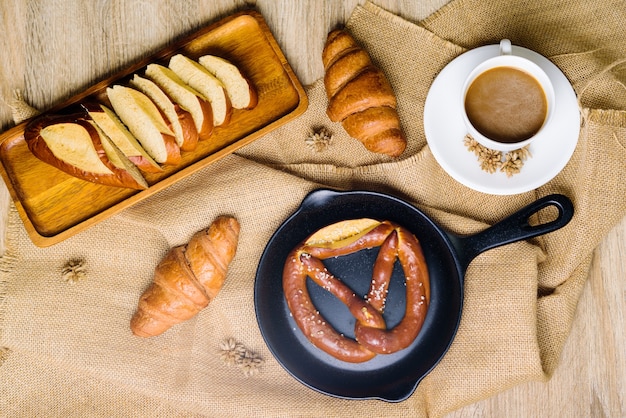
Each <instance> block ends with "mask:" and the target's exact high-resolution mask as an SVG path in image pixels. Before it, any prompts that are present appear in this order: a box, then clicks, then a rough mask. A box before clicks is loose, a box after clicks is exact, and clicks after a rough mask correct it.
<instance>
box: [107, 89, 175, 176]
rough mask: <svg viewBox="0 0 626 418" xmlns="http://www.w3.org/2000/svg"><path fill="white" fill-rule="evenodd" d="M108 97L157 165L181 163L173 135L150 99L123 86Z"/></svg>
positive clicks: (108, 94) (113, 90)
mask: <svg viewBox="0 0 626 418" xmlns="http://www.w3.org/2000/svg"><path fill="white" fill-rule="evenodd" d="M107 96H108V97H109V100H110V101H111V105H112V106H113V110H114V111H115V113H116V114H117V115H118V116H119V118H120V119H121V120H122V122H124V124H125V125H126V126H127V127H128V130H130V132H132V134H133V135H135V137H136V138H137V140H138V141H139V142H140V143H141V145H142V147H143V148H144V149H145V150H146V152H147V153H148V154H150V156H151V157H152V158H154V160H155V161H156V162H158V163H161V164H178V163H180V161H181V155H180V147H179V146H178V144H177V143H176V139H175V138H174V133H173V132H172V131H171V130H170V128H169V127H168V126H167V123H166V122H165V119H164V118H163V115H162V113H161V112H160V111H159V109H158V108H157V106H156V105H155V104H154V103H153V102H152V100H150V99H149V98H148V96H146V95H145V94H143V93H142V92H140V91H139V90H135V89H132V88H130V87H126V86H122V85H114V86H113V87H109V88H107Z"/></svg>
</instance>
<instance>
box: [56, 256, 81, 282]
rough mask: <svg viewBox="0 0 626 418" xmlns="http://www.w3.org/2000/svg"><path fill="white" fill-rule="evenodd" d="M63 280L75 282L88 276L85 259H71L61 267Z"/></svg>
mask: <svg viewBox="0 0 626 418" xmlns="http://www.w3.org/2000/svg"><path fill="white" fill-rule="evenodd" d="M61 276H62V277H63V281H65V282H67V283H70V284H74V283H76V282H79V281H81V280H83V279H85V278H86V277H87V269H86V268H85V260H83V259H72V260H69V261H68V262H67V263H65V265H64V266H63V268H62V269H61Z"/></svg>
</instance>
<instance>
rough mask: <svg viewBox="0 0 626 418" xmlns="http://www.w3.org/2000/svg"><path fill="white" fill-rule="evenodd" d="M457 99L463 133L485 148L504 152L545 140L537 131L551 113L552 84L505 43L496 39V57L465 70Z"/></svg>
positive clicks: (537, 67) (535, 65)
mask: <svg viewBox="0 0 626 418" xmlns="http://www.w3.org/2000/svg"><path fill="white" fill-rule="evenodd" d="M529 76H530V77H529ZM461 100H462V109H463V111H462V114H463V120H464V122H465V125H466V127H467V131H468V133H469V134H470V135H471V136H472V137H473V138H474V139H475V140H476V141H478V142H479V143H480V144H482V145H484V146H485V147H487V148H489V149H493V150H498V151H505V152H508V151H512V150H515V149H518V148H522V147H525V146H527V145H529V144H530V143H531V142H533V141H537V140H548V138H542V137H543V136H544V135H542V133H543V132H544V128H545V126H546V125H547V124H548V123H549V122H550V119H551V118H552V115H553V114H554V102H555V95H554V88H553V86H552V82H551V80H550V78H549V77H548V75H547V74H546V73H545V72H544V71H543V70H542V69H541V67H539V66H538V65H537V64H535V63H534V62H532V61H531V60H529V59H527V58H524V57H522V56H519V55H513V54H512V47H511V41H509V40H508V39H503V40H502V41H500V55H498V56H496V57H493V58H489V59H487V60H486V61H483V62H482V63H480V64H478V65H477V66H476V67H475V68H474V69H473V70H472V71H471V72H470V74H469V76H468V77H467V79H466V80H465V83H464V85H463V90H462V96H461Z"/></svg>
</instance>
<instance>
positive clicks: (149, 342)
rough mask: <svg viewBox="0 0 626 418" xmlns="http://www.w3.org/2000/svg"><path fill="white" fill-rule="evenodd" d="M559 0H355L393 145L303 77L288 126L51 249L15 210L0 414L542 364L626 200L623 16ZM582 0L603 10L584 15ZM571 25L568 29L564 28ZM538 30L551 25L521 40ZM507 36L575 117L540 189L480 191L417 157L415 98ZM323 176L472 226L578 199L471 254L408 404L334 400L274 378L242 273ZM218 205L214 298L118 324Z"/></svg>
mask: <svg viewBox="0 0 626 418" xmlns="http://www.w3.org/2000/svg"><path fill="white" fill-rule="evenodd" d="M575 4H576V5H577V7H572V4H570V3H568V2H565V1H561V0H541V1H534V2H531V3H529V2H528V1H524V2H520V1H513V0H502V1H499V2H494V4H491V3H490V2H482V1H478V0H476V1H473V0H456V1H454V2H453V3H451V4H450V5H448V6H446V7H444V8H443V9H441V10H440V11H438V12H437V13H436V14H435V15H433V16H431V17H429V18H428V19H426V21H424V22H407V21H405V20H403V19H401V18H399V17H397V16H394V15H391V14H389V13H387V12H385V11H384V10H381V9H380V8H378V7H377V6H375V5H374V4H371V3H367V4H365V5H364V6H363V7H359V8H357V9H355V11H354V12H353V14H352V16H351V18H350V20H349V21H348V22H347V27H348V28H349V29H350V31H351V32H352V33H353V34H354V36H355V37H356V38H357V39H358V40H359V41H360V42H361V43H362V44H363V45H364V46H365V47H366V48H367V49H368V51H369V52H370V53H371V55H372V57H373V58H374V60H375V61H376V62H378V64H379V65H380V66H381V67H383V69H384V70H385V72H386V73H387V75H388V76H389V78H390V80H391V82H392V84H393V86H394V88H395V90H396V92H397V95H398V100H399V112H400V115H401V118H402V121H403V126H404V128H405V130H406V133H407V136H408V138H409V146H408V149H407V152H406V153H405V154H404V155H403V156H402V158H401V159H398V160H391V159H389V158H387V157H382V156H378V155H374V154H371V153H368V152H366V151H365V150H364V149H363V148H362V147H361V146H360V144H359V143H358V142H356V141H355V140H352V139H350V138H348V137H347V136H346V135H345V133H344V132H343V131H342V130H341V127H340V125H338V124H332V123H331V122H330V121H329V120H328V119H327V118H326V116H325V114H324V109H325V106H326V98H325V95H324V91H323V86H322V84H321V83H319V82H318V83H315V84H313V85H312V86H309V87H308V88H307V94H308V96H309V100H310V106H309V109H308V110H307V112H306V113H305V114H304V115H303V116H302V117H300V118H298V119H297V120H295V121H294V122H292V123H290V124H288V125H287V126H284V127H282V128H280V129H278V130H276V131H275V132H273V133H271V134H269V135H267V136H265V137H263V138H261V139H259V140H258V141H256V142H255V143H253V144H251V145H249V146H247V147H246V148H244V149H242V150H241V151H240V152H239V153H238V155H232V156H229V157H227V158H224V159H223V160H220V161H219V162H218V163H216V164H214V165H212V166H210V167H208V168H206V169H204V170H202V171H201V172H199V173H197V174H195V175H193V176H191V177H189V178H186V179H184V180H182V181H181V182H179V183H177V184H175V185H173V186H172V187H170V188H168V189H166V190H163V191H161V192H159V193H158V194H156V195H155V196H153V197H151V198H149V199H147V200H145V201H142V202H141V203H139V204H137V205H135V206H134V207H132V208H129V209H127V210H126V211H124V212H123V213H121V214H119V215H117V216H115V217H113V218H110V219H108V220H106V221H104V222H102V223H100V224H98V225H96V226H94V227H92V228H90V229H89V230H87V231H85V232H83V233H81V234H79V235H77V236H74V237H72V238H70V239H68V240H66V241H64V242H62V243H60V244H58V245H55V246H53V247H51V248H47V249H40V248H36V247H35V246H33V245H32V244H31V242H30V241H29V239H28V237H27V235H26V232H25V230H24V228H23V226H22V225H21V223H20V221H19V218H18V216H17V214H16V212H15V210H13V211H12V213H11V216H10V226H9V229H10V230H9V237H8V247H9V250H8V253H7V255H6V256H5V257H4V258H3V260H2V266H1V267H2V269H1V270H2V275H1V276H0V286H1V288H0V289H1V292H2V293H0V347H5V350H4V352H3V354H2V356H0V361H2V365H1V366H0V382H1V384H0V411H7V413H6V415H8V416H22V415H28V416H34V415H37V414H43V413H44V412H46V411H47V412H48V415H54V416H68V415H70V416H71V415H74V416H84V415H85V414H89V415H90V416H116V415H117V416H177V415H180V416H193V415H194V414H198V415H208V416H274V417H276V416H441V415H443V414H445V413H446V412H449V411H452V410H454V409H456V408H458V407H461V406H463V405H466V404H469V403H472V402H474V401H476V400H479V399H483V398H485V397H488V396H491V395H493V394H495V393H498V392H500V391H503V390H505V389H507V388H510V387H512V386H514V385H516V384H519V383H521V382H527V381H531V380H544V379H547V378H549V376H550V375H551V373H552V372H553V371H554V369H555V367H556V365H557V364H558V359H559V355H560V352H561V350H562V347H563V343H564V341H565V339H566V338H567V335H568V333H569V329H570V327H571V323H572V320H573V314H574V310H575V307H576V304H577V301H578V298H579V295H580V292H581V290H582V287H583V284H584V282H585V279H586V277H587V270H588V267H589V263H590V259H591V253H592V250H593V249H594V247H595V246H596V245H597V244H598V243H599V241H600V240H601V239H602V237H603V236H604V235H605V234H606V233H607V231H608V230H609V229H610V228H611V227H612V226H614V225H615V224H616V223H617V222H618V221H619V220H620V219H622V218H623V216H624V215H625V214H626V199H625V196H626V186H625V185H624V183H623V182H622V181H620V178H621V176H623V174H624V173H625V172H626V163H624V159H625V157H626V147H625V145H626V113H625V112H624V109H622V107H623V106H624V103H626V101H624V100H623V98H622V97H621V96H620V95H621V94H623V93H624V91H623V90H624V89H623V84H622V83H623V82H624V79H623V77H621V76H622V73H620V71H619V69H620V61H619V60H620V59H623V57H624V56H626V50H625V49H626V42H623V40H620V39H619V37H618V36H617V35H618V34H619V33H622V32H624V31H620V30H618V29H620V28H621V25H622V23H621V21H620V20H619V19H617V18H613V17H612V16H613V15H612V13H613V11H614V10H613V9H612V7H611V3H610V2H608V1H606V2H593V5H590V4H587V5H581V4H580V2H576V3H575ZM529 5H532V6H533V7H530V6H529ZM578 6H580V7H578ZM592 9H593V10H594V11H595V15H596V16H601V17H604V18H605V19H598V20H597V21H596V20H594V21H589V19H588V16H589V15H588V13H590V11H591V10H592ZM531 11H532V13H531ZM494 22H495V23H494ZM581 22H585V25H581ZM582 26H584V32H583V33H579V35H576V36H574V34H575V32H576V31H577V30H579V29H581V27H582ZM529 28H530V29H529ZM538 28H541V30H542V31H543V32H544V33H550V34H551V35H552V36H549V37H548V36H545V37H543V36H535V34H536V33H537V30H536V29H538ZM486 36H488V37H486ZM505 36H506V37H509V38H511V39H512V40H513V42H514V43H517V44H519V45H523V46H526V47H529V48H532V49H534V50H536V51H538V52H540V53H543V54H544V55H546V56H548V57H549V58H550V59H552V60H553V62H555V63H556V64H557V65H559V66H560V67H561V69H562V70H563V71H564V72H565V74H566V75H567V76H568V77H569V78H570V80H572V83H573V85H574V88H575V89H576V92H577V93H578V95H579V97H580V103H581V114H582V121H583V123H582V126H581V131H580V138H579V142H578V146H577V148H576V151H575V153H574V156H573V157H572V159H571V161H570V163H569V164H568V165H567V167H566V168H565V169H564V170H563V171H562V172H561V173H560V174H559V175H558V176H557V177H556V178H555V179H554V180H552V181H551V182H550V183H548V184H547V185H545V186H543V187H541V188H539V189H538V190H536V191H532V192H528V193H524V194H521V195H516V196H512V197H502V196H500V197H498V196H489V195H485V194H482V193H478V192H475V191H472V190H469V189H468V188H466V187H464V186H462V185H460V184H459V183H457V182H455V181H454V180H452V179H451V178H450V177H449V176H448V175H447V174H446V173H445V172H444V171H443V170H442V169H441V168H440V167H439V165H438V164H437V163H436V161H435V160H434V158H433V156H432V154H431V152H430V150H429V148H428V146H427V144H426V138H425V136H424V132H423V128H422V123H423V121H422V113H423V105H424V99H425V97H426V94H427V92H428V88H429V86H430V84H431V83H432V80H433V79H434V77H435V76H436V75H437V73H438V72H439V71H440V70H441V69H442V68H443V67H444V66H445V65H446V64H447V63H448V62H449V61H450V60H451V59H453V58H454V57H456V56H458V55H459V54H461V53H463V52H464V51H465V50H467V49H468V48H472V47H477V46H480V45H482V44H485V43H493V42H497V41H498V40H499V39H500V38H501V37H505ZM619 36H624V35H619ZM390 45H393V47H390ZM618 86H621V90H619V91H616V87H618ZM321 126H325V127H328V128H329V129H330V130H331V131H332V132H333V134H334V135H333V142H332V144H331V145H330V146H329V147H328V148H327V149H326V150H324V151H323V152H319V153H317V152H314V151H312V150H310V149H309V148H307V147H306V146H305V142H304V140H305V138H306V137H307V134H308V132H309V131H310V130H311V129H315V128H319V127H321ZM320 186H325V187H334V188H339V189H370V190H380V191H385V192H388V193H392V194H394V195H397V196H399V197H401V198H404V199H406V200H408V201H410V202H412V203H414V204H415V205H417V206H418V207H420V208H421V209H423V210H424V211H425V212H426V213H427V214H429V215H430V216H432V217H433V219H434V220H435V221H436V222H437V223H439V224H440V225H441V226H442V227H444V228H446V229H447V230H450V231H453V232H455V233H459V234H469V233H475V232H477V231H480V230H483V229H484V228H486V227H487V226H488V225H490V224H493V223H495V222H497V221H498V220H500V219H502V218H503V217H505V216H506V215H508V214H510V213H511V212H513V211H515V210H516V209H518V208H520V207H521V206H523V205H525V204H527V203H529V202H531V201H533V200H535V199H536V198H537V197H538V196H542V195H545V194H548V193H552V192H559V193H564V194H566V195H567V196H569V197H570V198H571V199H572V201H573V202H574V205H575V208H576V214H575V216H574V219H573V220H572V222H571V223H570V224H569V225H568V226H567V227H565V228H563V229H561V230H559V231H557V232H555V233H552V234H549V235H545V236H543V237H540V238H537V239H535V240H532V242H520V243H515V244H511V245H507V246H504V247H500V248H498V249H494V250H491V251H488V252H485V253H483V254H481V255H479V256H478V257H477V258H476V259H475V260H474V261H473V262H472V264H471V265H470V267H469V269H468V271H467V275H466V282H465V306H464V310H463V316H462V319H461V325H460V329H459V332H458V335H457V338H456V339H455V340H454V343H453V344H452V347H451V348H450V351H449V352H448V354H447V355H446V356H445V357H444V359H443V360H442V361H441V363H440V364H439V365H438V366H437V367H436V368H435V369H434V371H433V372H432V373H431V374H429V375H428V376H427V377H426V378H425V379H424V380H423V382H422V383H421V384H420V385H419V386H418V388H417V390H416V392H415V394H414V395H413V396H411V397H410V398H409V399H408V400H407V401H405V402H402V403H399V404H389V403H384V402H380V401H374V400H368V401H348V400H342V399H336V398H333V397H328V396H324V395H321V394H318V393H316V392H314V391H312V390H310V389H308V388H306V387H305V386H303V385H301V384H299V383H297V382H296V381H295V380H294V379H293V378H291V377H290V376H289V374H288V373H287V372H286V371H285V370H283V369H282V368H281V366H280V365H279V364H278V363H277V362H276V361H275V360H274V359H273V358H272V356H271V354H270V353H269V351H268V350H267V348H266V346H265V344H264V342H263V339H262V337H261V335H260V332H259V329H258V327H257V324H256V318H255V313H254V306H253V286H254V275H255V270H256V266H257V263H258V261H259V258H260V256H261V253H262V251H263V248H264V246H265V244H266V242H267V241H268V239H269V238H270V236H271V234H272V233H273V232H274V230H275V229H276V228H277V227H278V226H279V225H280V224H281V222H282V221H284V220H285V219H286V217H287V216H288V215H289V214H290V213H292V212H293V211H294V210H295V209H296V208H297V207H298V205H299V203H300V201H301V200H302V198H303V197H304V196H305V195H306V194H307V193H308V192H309V191H311V190H314V189H315V188H317V187H320ZM220 214H231V215H234V216H235V217H237V218H238V219H239V221H240V223H241V230H242V232H241V237H240V245H239V248H238V251H237V255H236V257H235V259H234V261H233V263H232V265H231V268H230V271H229V276H228V279H227V281H226V284H225V287H224V289H223V290H222V292H221V293H220V294H219V296H218V298H216V299H215V300H214V301H213V302H212V303H211V304H210V305H209V307H208V308H207V309H206V310H204V311H202V312H201V313H200V314H199V315H197V316H196V317H195V318H193V319H191V320H189V321H188V322H186V323H184V324H181V325H178V326H176V327H174V328H172V329H171V330H169V331H168V332H167V333H165V334H163V335H162V336H160V337H156V338H151V339H140V338H137V337H134V336H133V335H132V334H131V333H130V330H129V328H128V323H129V320H130V317H131V315H132V313H133V312H134V310H135V307H136V304H137V299H138V297H139V295H140V294H141V292H142V291H143V289H144V288H145V287H146V286H147V285H148V283H149V282H150V281H151V276H152V272H153V269H154V266H155V265H156V263H157V262H158V261H159V260H160V259H161V257H162V256H163V255H164V254H165V252H166V251H167V249H168V248H169V247H171V246H174V245H178V244H181V243H184V242H186V241H187V240H188V239H189V237H190V236H191V235H192V234H193V233H194V232H195V231H197V230H199V229H202V228H204V227H206V226H207V225H208V224H210V222H211V221H212V220H213V219H214V218H215V217H216V216H218V215H220ZM73 258H83V259H85V262H86V264H85V265H86V268H87V275H88V277H87V279H86V280H84V281H81V282H78V283H75V284H73V285H71V284H67V283H65V282H63V281H62V280H61V276H60V269H61V267H62V266H63V264H64V263H65V262H66V261H67V260H69V259H73ZM277 262H282V261H281V260H277ZM228 337H233V338H235V339H236V340H238V341H240V342H241V343H243V344H244V345H246V346H247V347H248V348H249V349H250V350H252V351H254V352H256V353H258V354H260V355H262V356H263V357H264V359H265V363H264V364H263V366H262V367H261V369H260V371H259V373H258V374H257V375H255V376H252V377H247V376H245V375H244V374H243V373H242V372H241V370H239V369H237V368H234V367H228V366H227V365H226V364H224V363H223V362H222V361H221V360H220V358H219V354H218V349H219V343H220V342H221V341H223V340H224V339H225V338H228ZM44 382H45V383H44ZM43 394H45V395H43ZM113 405H114V406H113Z"/></svg>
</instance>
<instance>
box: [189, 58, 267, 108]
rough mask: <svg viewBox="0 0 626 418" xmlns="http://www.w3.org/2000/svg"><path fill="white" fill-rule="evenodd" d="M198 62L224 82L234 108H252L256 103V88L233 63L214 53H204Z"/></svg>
mask: <svg viewBox="0 0 626 418" xmlns="http://www.w3.org/2000/svg"><path fill="white" fill-rule="evenodd" d="M198 62H199V63H200V65H202V66H203V67H204V68H206V69H207V70H208V71H209V72H210V73H211V74H213V75H214V76H215V77H216V78H217V79H218V80H220V81H221V82H222V84H224V86H225V88H226V93H227V94H228V97H229V98H230V102H231V103H232V105H233V107H234V108H235V109H252V108H254V107H255V106H256V105H257V103H258V95H257V91H256V89H255V88H254V87H253V86H252V83H250V81H249V80H248V79H247V78H246V77H244V75H243V74H242V73H241V71H240V70H239V68H237V66H236V65H235V64H233V63H232V62H230V61H228V60H227V59H225V58H222V57H217V56H215V55H204V56H202V57H200V58H199V59H198Z"/></svg>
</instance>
